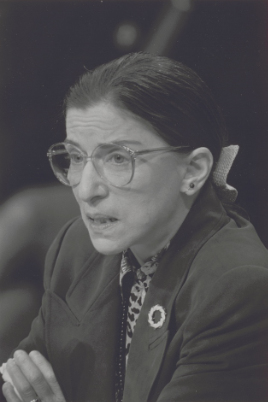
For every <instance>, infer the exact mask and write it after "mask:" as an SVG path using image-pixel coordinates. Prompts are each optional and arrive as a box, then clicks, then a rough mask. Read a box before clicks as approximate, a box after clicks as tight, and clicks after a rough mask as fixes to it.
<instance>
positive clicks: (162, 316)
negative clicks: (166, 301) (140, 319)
mask: <svg viewBox="0 0 268 402" xmlns="http://www.w3.org/2000/svg"><path fill="white" fill-rule="evenodd" d="M165 320H166V312H165V309H164V307H162V306H159V304H156V305H155V306H153V307H152V308H151V309H150V311H149V313H148V322H149V324H150V326H151V327H152V328H154V329H157V328H161V327H162V325H163V324H164V322H165Z"/></svg>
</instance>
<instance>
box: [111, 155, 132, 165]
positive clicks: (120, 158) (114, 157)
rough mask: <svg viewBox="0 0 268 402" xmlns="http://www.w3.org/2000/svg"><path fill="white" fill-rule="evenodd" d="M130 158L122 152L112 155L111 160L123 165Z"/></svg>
mask: <svg viewBox="0 0 268 402" xmlns="http://www.w3.org/2000/svg"><path fill="white" fill-rule="evenodd" d="M127 161H128V159H127V158H126V157H125V156H124V155H121V154H114V155H111V157H110V162H112V163H115V164H116V165H121V164H122V163H124V162H127Z"/></svg>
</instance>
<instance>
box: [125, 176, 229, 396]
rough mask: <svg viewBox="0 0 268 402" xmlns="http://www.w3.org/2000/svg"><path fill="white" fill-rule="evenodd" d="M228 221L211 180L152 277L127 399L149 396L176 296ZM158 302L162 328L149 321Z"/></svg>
mask: <svg viewBox="0 0 268 402" xmlns="http://www.w3.org/2000/svg"><path fill="white" fill-rule="evenodd" d="M228 221H229V218H228V216H227V215H226V212H225V210H224V208H223V206H222V205H221V203H220V202H219V199H218V197H217V196H216V194H215V191H214V189H213V187H212V185H211V184H210V183H209V182H208V183H207V184H206V185H205V186H204V188H203V190H202V192H201V193H200V194H199V196H198V198H197V199H196V202H195V203H194V205H193V206H192V208H191V210H190V212H189V214H188V215H187V217H186V219H185V221H184V222H183V224H182V226H181V227H180V229H179V231H178V232H177V234H176V235H175V237H174V238H173V240H172V242H171V245H170V247H169V249H168V250H167V252H166V254H165V255H164V256H163V259H162V260H161V261H160V264H159V266H158V269H157V271H156V273H155V275H154V277H153V279H152V281H151V284H150V287H149V290H148V293H147V296H146V298H145V301H144V304H143V306H142V310H141V313H140V316H139V319H138V321H137V324H136V327H135V332H134V335H133V339H132V343H131V347H130V352H129V359H128V367H127V372H126V379H125V391H124V399H123V400H124V401H128V402H135V401H146V400H148V398H149V394H150V390H151V389H152V387H153V385H154V382H155V379H156V376H157V374H158V372H159V370H160V367H161V363H162V360H163V357H164V352H165V348H166V343H167V340H168V333H169V322H170V318H171V311H172V307H173V304H174V300H175V298H176V296H177V295H178V293H179V291H180V289H181V287H182V285H183V283H184V281H185V280H186V277H187V273H188V271H189V269H190V266H191V264H192V261H193V259H194V258H195V256H196V254H197V253H198V251H199V250H200V248H201V247H202V246H203V245H204V244H205V243H206V242H207V241H208V240H209V239H210V238H211V237H212V236H213V235H214V234H215V233H216V232H217V231H218V230H220V229H221V227H223V226H224V225H225V224H226V223H227V222H228ZM156 305H159V306H161V307H163V308H164V310H165V312H166V317H165V321H164V324H163V325H162V326H161V327H160V328H158V329H155V328H153V327H152V326H150V324H149V322H148V314H149V312H150V310H151V309H152V308H153V307H154V306H156ZM138 367H139V369H138V370H137V368H138ZM137 384H138V386H137Z"/></svg>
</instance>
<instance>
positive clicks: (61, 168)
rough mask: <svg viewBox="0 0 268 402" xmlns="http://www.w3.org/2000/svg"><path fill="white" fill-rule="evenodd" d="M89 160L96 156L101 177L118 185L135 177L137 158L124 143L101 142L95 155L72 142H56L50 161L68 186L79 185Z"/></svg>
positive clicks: (56, 172)
mask: <svg viewBox="0 0 268 402" xmlns="http://www.w3.org/2000/svg"><path fill="white" fill-rule="evenodd" d="M88 159H92V163H93V165H94V167H95V169H96V171H97V173H98V174H99V176H101V177H102V178H103V179H106V180H107V181H109V182H110V183H111V184H112V185H114V186H124V185H126V184H127V183H129V182H130V180H131V179H132V176H133V168H134V160H133V158H132V157H131V155H130V153H129V152H128V151H127V150H126V149H125V148H124V147H122V146H119V145H113V144H102V145H99V146H98V147H97V148H96V149H95V150H94V151H93V154H92V155H91V157H88V156H87V155H84V154H83V153H82V152H81V151H80V150H79V149H78V148H76V147H74V146H71V145H69V144H63V143H62V144H56V145H55V146H54V147H53V148H52V149H51V150H50V163H51V166H52V169H53V171H54V174H55V175H56V177H57V178H58V180H60V181H61V182H62V183H63V184H66V185H68V186H75V185H77V184H78V183H79V182H80V180H81V176H82V172H83V169H84V166H85V164H86V162H87V160H88Z"/></svg>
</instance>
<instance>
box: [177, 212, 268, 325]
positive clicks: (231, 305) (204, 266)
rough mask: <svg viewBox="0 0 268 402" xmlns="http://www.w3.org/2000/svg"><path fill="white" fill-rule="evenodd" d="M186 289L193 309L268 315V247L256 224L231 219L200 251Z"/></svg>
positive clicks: (183, 291)
mask: <svg viewBox="0 0 268 402" xmlns="http://www.w3.org/2000/svg"><path fill="white" fill-rule="evenodd" d="M183 288H184V289H183V290H182V296H183V298H184V297H186V299H188V303H189V305H190V306H191V307H192V308H193V309H203V310H204V311H206V310H210V311H211V312H214V313H215V317H217V315H218V314H219V311H220V310H221V311H222V312H223V311H225V313H226V312H227V310H228V311H229V313H230V315H232V314H234V312H235V311H236V312H237V313H239V312H240V313H241V317H242V316H243V315H244V313H245V314H246V315H250V314H252V317H253V316H254V314H256V311H259V312H261V311H265V314H268V250H267V249H266V248H265V247H264V245H263V244H262V242H261V240H260V239H259V237H258V235H257V233H256V231H255V229H254V227H253V226H252V224H251V223H250V222H248V221H247V220H245V219H243V218H239V219H238V220H236V221H235V220H233V219H230V221H229V223H227V224H226V225H225V226H224V227H223V228H222V229H221V230H219V231H218V232H217V233H216V234H215V235H214V236H212V237H211V238H210V239H209V241H208V242H207V243H206V244H205V245H204V246H203V247H202V248H201V249H200V250H199V252H198V253H197V255H196V256H195V259H194V260H193V262H192V265H191V267H190V269H189V272H188V275H187V278H186V281H185V284H184V286H183ZM189 289H191V292H189ZM199 311H200V310H199Z"/></svg>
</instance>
